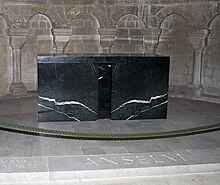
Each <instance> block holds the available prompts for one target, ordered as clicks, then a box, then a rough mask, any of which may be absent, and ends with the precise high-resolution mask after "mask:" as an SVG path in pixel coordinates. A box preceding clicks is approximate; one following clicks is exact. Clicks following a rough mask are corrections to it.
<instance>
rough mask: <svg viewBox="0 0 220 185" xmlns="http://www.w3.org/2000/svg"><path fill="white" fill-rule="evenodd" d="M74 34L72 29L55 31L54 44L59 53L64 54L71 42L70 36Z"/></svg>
mask: <svg viewBox="0 0 220 185" xmlns="http://www.w3.org/2000/svg"><path fill="white" fill-rule="evenodd" d="M71 33H72V30H71V29H54V30H53V34H54V42H55V45H56V50H57V51H56V52H57V53H64V52H65V48H66V46H67V44H68V42H69V39H70V35H71Z"/></svg>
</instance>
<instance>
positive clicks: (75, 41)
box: [66, 13, 101, 54]
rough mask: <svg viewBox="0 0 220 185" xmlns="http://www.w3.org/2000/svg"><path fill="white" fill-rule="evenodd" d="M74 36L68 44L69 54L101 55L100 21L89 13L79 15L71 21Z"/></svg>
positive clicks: (67, 50) (72, 35)
mask: <svg viewBox="0 0 220 185" xmlns="http://www.w3.org/2000/svg"><path fill="white" fill-rule="evenodd" d="M71 28H72V34H71V37H70V41H69V43H68V44H67V47H66V52H68V53H86V54H90V53H91V54H92V53H99V52H100V49H101V45H100V36H99V31H98V29H99V28H100V23H99V21H98V19H97V18H96V17H95V16H94V15H92V14H89V13H83V14H78V15H77V16H75V17H74V18H73V19H72V21H71Z"/></svg>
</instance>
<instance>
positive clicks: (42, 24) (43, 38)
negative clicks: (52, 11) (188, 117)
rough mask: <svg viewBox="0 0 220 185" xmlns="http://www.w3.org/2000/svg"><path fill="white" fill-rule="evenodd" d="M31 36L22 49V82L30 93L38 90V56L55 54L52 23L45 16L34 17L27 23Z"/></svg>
mask: <svg viewBox="0 0 220 185" xmlns="http://www.w3.org/2000/svg"><path fill="white" fill-rule="evenodd" d="M27 28H28V29H29V34H28V36H27V37H26V43H25V45H24V47H23V48H22V55H21V60H22V62H21V80H22V82H23V83H24V85H25V87H27V90H28V91H35V90H37V62H36V57H37V55H41V54H46V55H48V54H50V53H53V52H54V50H55V49H54V43H53V34H52V31H51V30H52V23H51V21H50V19H49V17H47V16H46V15H44V14H36V15H33V16H32V17H31V18H30V19H29V20H28V22H27Z"/></svg>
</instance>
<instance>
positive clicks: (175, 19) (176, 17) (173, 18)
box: [160, 13, 188, 29]
mask: <svg viewBox="0 0 220 185" xmlns="http://www.w3.org/2000/svg"><path fill="white" fill-rule="evenodd" d="M179 21H181V23H185V24H186V25H188V20H187V19H186V18H185V17H184V16H183V15H181V14H177V13H173V14H169V15H167V16H166V17H164V19H162V21H161V22H160V28H171V29H172V28H174V27H175V25H174V24H178V23H179ZM166 23H168V24H169V25H166ZM173 23H174V24H173Z"/></svg>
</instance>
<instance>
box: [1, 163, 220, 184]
mask: <svg viewBox="0 0 220 185" xmlns="http://www.w3.org/2000/svg"><path fill="white" fill-rule="evenodd" d="M209 173H219V174H220V163H213V164H196V165H177V166H161V167H146V168H126V169H111V170H110V169H108V170H84V171H51V172H49V171H48V172H32V173H27V172H26V173H0V180H1V185H2V184H3V183H4V184H19V185H21V184H22V183H23V184H25V183H29V184H30V183H33V184H45V185H46V183H47V184H51V183H55V182H56V183H58V184H59V183H61V184H62V182H65V183H67V182H68V183H70V182H74V184H75V183H79V184H80V183H81V182H88V181H90V182H93V183H96V181H97V180H103V179H104V180H106V181H108V180H110V179H121V178H124V179H129V178H136V179H138V178H140V179H141V178H145V177H160V176H174V175H192V174H194V175H195V174H209Z"/></svg>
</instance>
